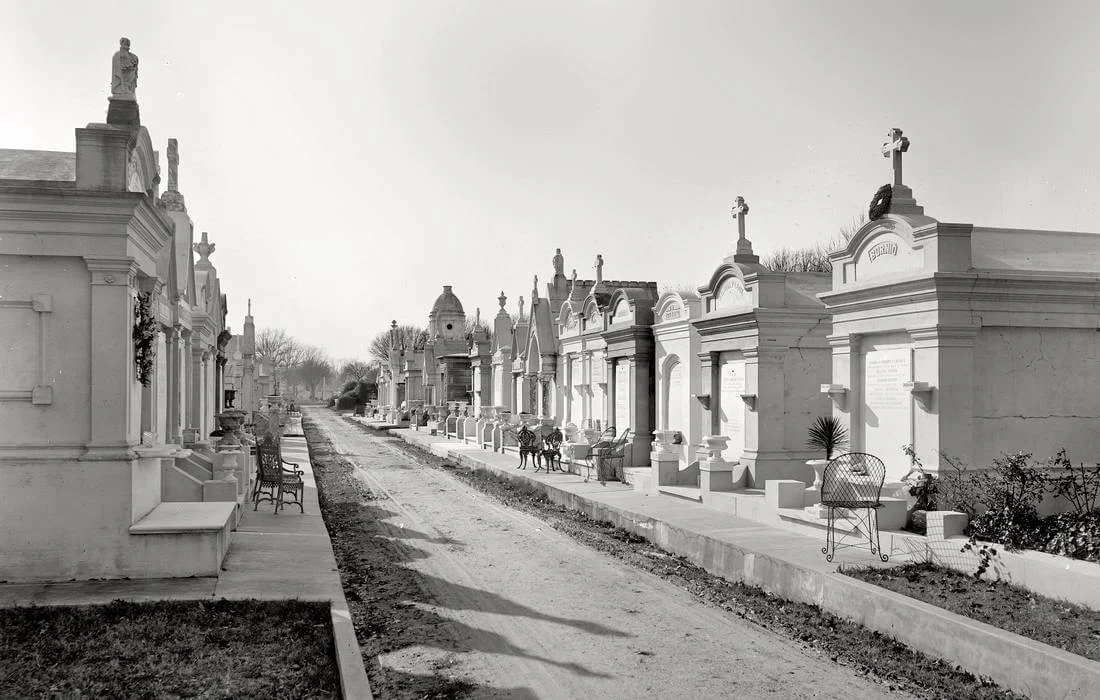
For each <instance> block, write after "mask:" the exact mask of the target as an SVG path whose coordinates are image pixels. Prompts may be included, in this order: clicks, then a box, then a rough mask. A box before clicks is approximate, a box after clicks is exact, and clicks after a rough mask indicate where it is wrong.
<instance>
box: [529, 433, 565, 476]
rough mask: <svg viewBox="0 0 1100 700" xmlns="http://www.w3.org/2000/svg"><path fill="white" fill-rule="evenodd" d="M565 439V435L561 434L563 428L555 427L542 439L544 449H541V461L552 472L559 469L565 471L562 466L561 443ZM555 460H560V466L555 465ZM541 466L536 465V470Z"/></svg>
mask: <svg viewBox="0 0 1100 700" xmlns="http://www.w3.org/2000/svg"><path fill="white" fill-rule="evenodd" d="M563 440H565V436H564V435H562V434H561V429H560V428H557V427H555V428H554V429H553V430H551V431H550V433H549V434H548V435H547V436H546V437H544V438H543V439H542V443H543V446H542V449H541V450H540V451H539V457H540V461H541V462H542V465H540V466H543V465H544V466H545V467H546V471H547V472H550V471H552V470H554V469H557V470H558V471H559V472H560V471H564V470H563V469H562V468H561V443H562V441H563ZM554 460H557V461H558V466H557V467H555V466H554ZM539 468H540V467H539V466H536V467H535V471H538V470H539Z"/></svg>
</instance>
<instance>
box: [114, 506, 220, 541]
mask: <svg viewBox="0 0 1100 700" xmlns="http://www.w3.org/2000/svg"><path fill="white" fill-rule="evenodd" d="M236 510H237V503H236V501H218V502H211V503H161V504H160V505H158V506H157V507H156V508H154V509H153V510H151V511H149V513H148V514H146V515H145V516H144V517H143V518H141V519H140V520H138V521H137V522H136V523H134V524H133V525H131V526H130V534H131V535H163V534H173V533H181V532H217V531H218V530H221V529H223V528H225V527H227V526H228V525H229V521H230V520H231V519H232V518H233V515H234V514H235V511H236Z"/></svg>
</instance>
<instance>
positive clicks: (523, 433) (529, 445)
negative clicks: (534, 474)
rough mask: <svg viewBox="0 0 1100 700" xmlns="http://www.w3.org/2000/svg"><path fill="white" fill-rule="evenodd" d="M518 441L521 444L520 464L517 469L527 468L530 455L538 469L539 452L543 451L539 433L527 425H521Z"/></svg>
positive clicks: (517, 434)
mask: <svg viewBox="0 0 1100 700" xmlns="http://www.w3.org/2000/svg"><path fill="white" fill-rule="evenodd" d="M516 443H517V444H518V445H519V464H517V465H516V469H526V468H527V456H528V455H531V461H532V462H534V464H535V469H538V467H539V463H540V462H539V453H540V452H542V447H541V446H540V445H539V436H538V433H536V432H535V431H533V430H531V429H530V428H528V427H527V426H526V425H521V426H520V428H519V430H517V431H516Z"/></svg>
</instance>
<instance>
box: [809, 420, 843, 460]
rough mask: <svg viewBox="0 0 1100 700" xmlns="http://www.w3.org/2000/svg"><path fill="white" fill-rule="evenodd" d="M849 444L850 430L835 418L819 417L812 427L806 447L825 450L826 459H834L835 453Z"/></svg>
mask: <svg viewBox="0 0 1100 700" xmlns="http://www.w3.org/2000/svg"><path fill="white" fill-rule="evenodd" d="M847 444H848V429H847V428H845V427H844V424H843V423H841V422H840V419H839V418H836V417H835V416H818V417H817V420H815V421H814V423H813V425H811V426H810V433H809V439H807V440H806V447H809V448H812V449H815V450H824V451H825V459H832V458H833V453H834V452H836V451H838V450H840V449H842V448H843V447H844V446H845V445H847Z"/></svg>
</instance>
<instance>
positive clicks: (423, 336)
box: [367, 325, 428, 365]
mask: <svg viewBox="0 0 1100 700" xmlns="http://www.w3.org/2000/svg"><path fill="white" fill-rule="evenodd" d="M395 341H396V343H397V347H399V348H403V349H404V350H412V351H414V352H415V351H418V350H423V349H424V344H425V343H427V342H428V331H426V330H424V329H423V328H421V327H420V326H412V325H402V326H398V327H397V328H391V329H390V330H387V331H383V332H382V333H379V334H378V335H376V336H374V339H373V340H371V341H370V345H369V346H367V355H368V356H369V357H370V359H371V360H372V361H373V362H377V363H378V364H380V365H384V364H387V363H388V362H389V361H390V347H391V346H392V344H393V343H394V342H395Z"/></svg>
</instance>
